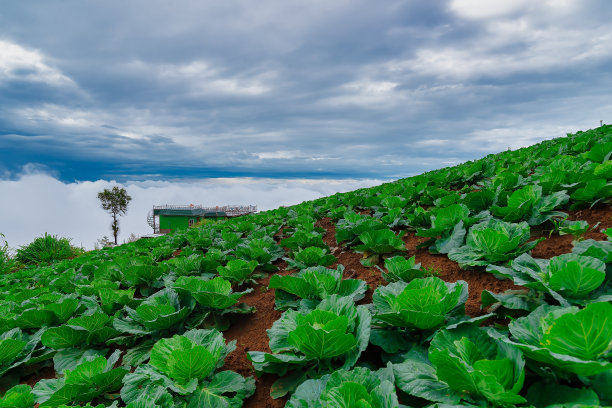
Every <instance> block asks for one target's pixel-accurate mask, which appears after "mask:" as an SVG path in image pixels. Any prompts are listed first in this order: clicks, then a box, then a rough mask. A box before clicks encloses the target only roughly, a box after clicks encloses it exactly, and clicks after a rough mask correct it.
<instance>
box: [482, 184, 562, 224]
mask: <svg viewBox="0 0 612 408" xmlns="http://www.w3.org/2000/svg"><path fill="white" fill-rule="evenodd" d="M506 201H507V203H506V204H507V205H506V206H503V207H502V206H497V205H493V206H491V213H492V214H493V215H495V216H496V217H499V218H501V219H503V220H504V221H508V222H517V221H526V222H527V224H529V225H540V224H543V223H544V222H546V221H548V220H549V219H551V218H552V217H566V216H567V214H565V213H563V212H559V211H553V210H554V209H556V208H559V207H561V206H563V205H565V204H567V202H568V201H569V196H568V195H567V192H566V191H565V190H562V191H557V192H555V193H552V194H550V195H547V196H544V195H543V194H542V186H539V185H537V184H530V185H528V186H525V187H523V188H519V189H518V190H515V191H514V192H513V193H512V194H510V196H509V197H508V198H507V200H506Z"/></svg>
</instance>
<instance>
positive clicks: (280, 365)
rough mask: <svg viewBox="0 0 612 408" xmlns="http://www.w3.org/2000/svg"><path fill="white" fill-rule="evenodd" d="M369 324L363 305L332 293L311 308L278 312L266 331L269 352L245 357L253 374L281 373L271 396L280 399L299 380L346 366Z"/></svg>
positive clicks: (366, 336) (363, 344)
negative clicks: (268, 339)
mask: <svg viewBox="0 0 612 408" xmlns="http://www.w3.org/2000/svg"><path fill="white" fill-rule="evenodd" d="M370 322H371V316H370V312H368V309H367V308H366V307H365V306H355V303H354V302H353V299H352V298H350V297H341V296H338V295H332V296H330V297H328V298H326V299H323V300H322V301H321V303H319V304H318V305H317V307H316V308H315V309H307V308H303V309H300V310H299V311H295V310H291V309H290V310H287V311H286V312H284V313H283V314H282V316H281V317H280V319H279V320H277V321H276V322H274V324H273V325H272V328H271V329H269V330H268V337H269V338H270V343H269V345H270V350H271V351H272V353H265V352H261V351H249V352H248V354H247V356H248V359H249V360H250V361H251V362H252V363H253V367H254V368H255V371H256V372H257V373H262V372H264V373H272V374H276V375H278V376H279V377H281V378H279V379H278V380H277V381H276V382H275V383H274V385H273V387H272V392H271V395H272V397H273V398H278V397H282V396H284V395H286V394H287V393H289V392H292V391H293V390H294V389H295V387H296V386H297V385H298V384H299V383H301V382H302V381H303V380H304V379H307V378H318V377H320V376H321V375H323V374H327V373H330V372H333V371H335V370H337V369H339V368H343V369H350V368H352V367H353V366H354V365H355V363H356V362H357V359H358V358H359V356H360V355H361V353H362V352H363V351H364V350H365V348H366V347H367V345H368V341H369V338H370Z"/></svg>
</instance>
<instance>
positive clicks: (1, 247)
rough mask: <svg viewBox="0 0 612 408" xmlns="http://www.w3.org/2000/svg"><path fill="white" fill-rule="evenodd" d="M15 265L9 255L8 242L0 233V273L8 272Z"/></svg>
mask: <svg viewBox="0 0 612 408" xmlns="http://www.w3.org/2000/svg"><path fill="white" fill-rule="evenodd" d="M16 266H17V262H15V260H14V259H13V258H12V257H11V253H10V249H9V247H8V243H7V242H6V239H5V238H4V234H2V233H0V274H5V273H9V272H10V271H12V270H13V269H15V267H16Z"/></svg>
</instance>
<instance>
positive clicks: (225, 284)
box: [174, 276, 255, 330]
mask: <svg viewBox="0 0 612 408" xmlns="http://www.w3.org/2000/svg"><path fill="white" fill-rule="evenodd" d="M174 287H175V289H176V290H177V291H179V293H181V294H182V295H184V297H187V298H193V299H194V300H195V301H196V302H197V304H198V309H196V311H195V312H194V313H193V315H192V318H190V320H189V322H188V323H189V326H190V327H197V326H198V325H200V324H202V323H205V322H207V323H208V324H211V325H213V326H214V327H216V328H217V329H219V330H225V329H227V328H228V327H229V320H228V315H230V314H245V313H252V312H254V311H255V308H253V307H249V306H248V305H246V304H244V303H241V304H238V300H239V299H240V298H241V297H242V296H244V295H246V294H247V293H251V292H252V291H253V289H252V288H249V289H247V290H245V291H243V292H233V291H232V284H231V283H230V281H228V280H225V279H223V278H222V277H219V276H218V277H216V278H214V279H211V280H204V279H199V278H195V277H186V276H185V277H181V278H179V279H177V280H176V282H175V284H174Z"/></svg>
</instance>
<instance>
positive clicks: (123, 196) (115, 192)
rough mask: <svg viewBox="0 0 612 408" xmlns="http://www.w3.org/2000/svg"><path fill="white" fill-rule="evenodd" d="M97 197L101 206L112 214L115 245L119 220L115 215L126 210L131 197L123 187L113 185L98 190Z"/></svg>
mask: <svg viewBox="0 0 612 408" xmlns="http://www.w3.org/2000/svg"><path fill="white" fill-rule="evenodd" d="M98 198H99V199H100V202H101V203H102V208H103V209H104V210H105V211H108V213H109V214H112V216H113V223H112V224H111V229H112V230H113V235H114V236H115V245H117V235H118V234H119V220H118V219H117V216H118V215H122V214H125V213H126V212H127V207H128V204H129V202H130V200H132V197H130V196H129V195H128V193H127V191H125V188H119V187H117V186H115V187H113V188H112V189H111V190H109V189H108V188H105V189H104V191H101V192H99V193H98Z"/></svg>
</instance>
